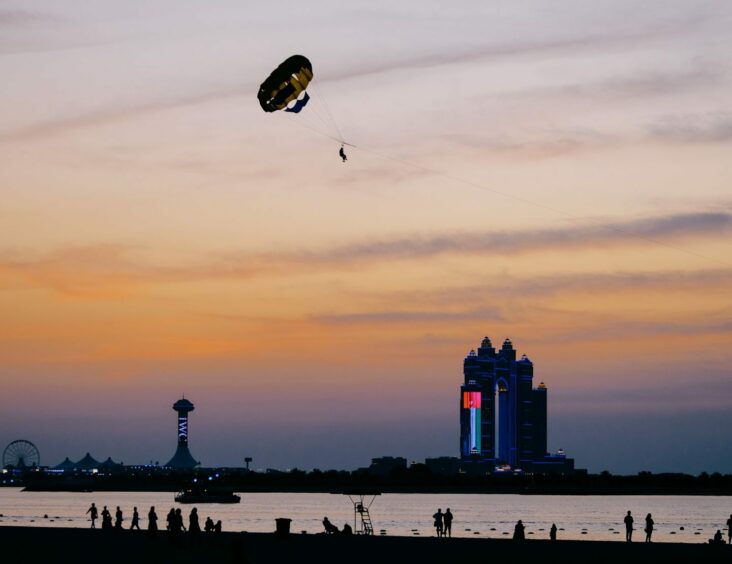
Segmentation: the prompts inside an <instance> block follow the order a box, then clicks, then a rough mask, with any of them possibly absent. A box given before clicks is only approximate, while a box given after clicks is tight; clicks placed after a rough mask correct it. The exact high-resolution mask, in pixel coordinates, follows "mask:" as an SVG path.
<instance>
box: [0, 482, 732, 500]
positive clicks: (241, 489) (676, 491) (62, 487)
mask: <svg viewBox="0 0 732 564" xmlns="http://www.w3.org/2000/svg"><path fill="white" fill-rule="evenodd" d="M2 487H7V488H9V489H13V488H14V489H18V488H20V489H21V490H22V491H24V492H69V493H94V492H137V493H146V492H163V493H166V492H167V493H175V492H178V491H180V490H181V489H182V488H183V485H181V484H166V485H163V486H157V487H155V486H152V487H145V485H144V484H141V485H138V486H129V485H126V484H119V483H114V484H99V483H96V484H95V483H87V484H75V485H69V484H26V485H20V486H19V485H15V486H2ZM342 489H343V488H341V489H333V488H328V487H317V486H314V487H302V486H291V487H288V486H259V487H257V486H246V485H239V484H236V485H234V486H233V490H234V491H235V492H237V493H244V494H246V493H322V494H339V493H341V491H342ZM345 489H354V488H345ZM355 489H357V488H355ZM364 489H367V490H378V491H379V492H380V493H382V494H475V495H523V496H533V495H537V496H697V497H730V496H732V490H730V489H729V488H723V489H720V490H711V489H702V490H694V489H683V488H672V487H664V488H660V487H659V488H649V487H646V488H642V487H638V488H611V489H602V488H581V487H564V488H521V487H506V488H501V487H497V488H496V487H483V488H481V487H450V486H446V487H408V486H405V487H399V486H379V487H373V486H368V487H365V488H364Z"/></svg>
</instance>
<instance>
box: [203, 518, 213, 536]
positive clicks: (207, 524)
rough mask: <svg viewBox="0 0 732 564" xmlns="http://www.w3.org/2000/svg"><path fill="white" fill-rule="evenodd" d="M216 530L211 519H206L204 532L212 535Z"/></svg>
mask: <svg viewBox="0 0 732 564" xmlns="http://www.w3.org/2000/svg"><path fill="white" fill-rule="evenodd" d="M213 529H214V522H213V519H211V517H206V522H205V523H204V525H203V530H204V531H205V532H207V533H212V532H213Z"/></svg>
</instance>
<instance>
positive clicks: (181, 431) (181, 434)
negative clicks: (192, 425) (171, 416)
mask: <svg viewBox="0 0 732 564" xmlns="http://www.w3.org/2000/svg"><path fill="white" fill-rule="evenodd" d="M194 409H195V408H194V407H193V404H192V403H191V402H190V401H188V400H187V399H186V398H185V397H183V398H182V399H179V400H178V401H177V402H175V403H174V404H173V410H175V412H176V413H177V414H178V448H176V449H175V454H174V455H173V458H171V459H170V461H169V462H168V463H167V464H166V465H165V466H167V467H169V468H182V469H191V468H195V467H196V466H198V465H199V464H200V462H196V460H195V459H194V458H193V456H192V455H191V451H190V450H188V414H189V413H190V412H191V411H193V410H194Z"/></svg>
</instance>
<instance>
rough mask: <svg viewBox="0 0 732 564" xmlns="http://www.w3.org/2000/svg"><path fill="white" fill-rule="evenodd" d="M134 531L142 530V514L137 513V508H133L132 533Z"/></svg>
mask: <svg viewBox="0 0 732 564" xmlns="http://www.w3.org/2000/svg"><path fill="white" fill-rule="evenodd" d="M132 529H137V530H138V531H139V530H140V514H139V513H138V512H137V507H133V508H132V525H130V531H131V530H132Z"/></svg>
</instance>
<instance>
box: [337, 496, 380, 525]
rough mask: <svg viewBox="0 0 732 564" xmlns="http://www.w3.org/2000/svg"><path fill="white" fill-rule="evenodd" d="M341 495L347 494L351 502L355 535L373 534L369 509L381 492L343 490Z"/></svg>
mask: <svg viewBox="0 0 732 564" xmlns="http://www.w3.org/2000/svg"><path fill="white" fill-rule="evenodd" d="M343 495H345V496H348V499H350V500H351V503H352V504H353V532H354V533H356V534H357V535H373V534H374V525H373V523H372V522H371V513H370V511H369V509H370V507H371V504H372V503H374V499H376V496H377V495H381V492H379V491H367V490H359V491H344V492H343Z"/></svg>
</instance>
